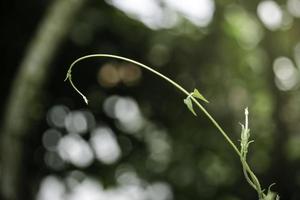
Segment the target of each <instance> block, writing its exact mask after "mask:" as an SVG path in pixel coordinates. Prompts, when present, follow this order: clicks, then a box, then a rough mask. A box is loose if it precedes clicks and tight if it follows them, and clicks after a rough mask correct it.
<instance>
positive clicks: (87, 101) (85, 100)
mask: <svg viewBox="0 0 300 200" xmlns="http://www.w3.org/2000/svg"><path fill="white" fill-rule="evenodd" d="M83 100H84V102H85V103H86V105H88V104H89V100H88V99H87V98H86V97H85V96H84V97H83Z"/></svg>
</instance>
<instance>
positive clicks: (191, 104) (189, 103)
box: [183, 96, 197, 116]
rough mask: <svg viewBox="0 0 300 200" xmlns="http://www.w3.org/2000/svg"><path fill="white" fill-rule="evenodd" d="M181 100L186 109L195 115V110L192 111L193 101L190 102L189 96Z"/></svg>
mask: <svg viewBox="0 0 300 200" xmlns="http://www.w3.org/2000/svg"><path fill="white" fill-rule="evenodd" d="M183 102H184V103H185V105H186V106H187V107H188V109H189V110H190V111H191V112H192V113H193V114H194V115H195V116H197V114H196V112H195V111H194V108H193V103H192V100H191V98H190V97H189V96H188V97H187V98H186V99H184V100H183Z"/></svg>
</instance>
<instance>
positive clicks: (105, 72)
mask: <svg viewBox="0 0 300 200" xmlns="http://www.w3.org/2000/svg"><path fill="white" fill-rule="evenodd" d="M98 82H99V84H100V85H102V86H103V87H114V86H116V85H117V84H118V83H119V82H120V76H119V72H118V68H117V66H116V65H113V64H105V65H103V66H102V67H101V68H100V69H99V72H98Z"/></svg>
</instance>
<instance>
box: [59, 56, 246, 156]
mask: <svg viewBox="0 0 300 200" xmlns="http://www.w3.org/2000/svg"><path fill="white" fill-rule="evenodd" d="M93 57H109V58H116V59H119V60H124V61H127V62H130V63H133V64H136V65H138V66H140V67H142V68H144V69H147V70H148V71H151V72H152V73H154V74H156V75H158V76H160V77H161V78H163V79H165V80H166V81H168V82H169V83H171V84H172V85H173V86H175V87H176V88H177V89H179V90H180V91H181V92H183V93H184V94H186V95H188V96H189V95H190V93H189V92H188V91H187V90H185V89H184V88H183V87H181V86H180V85H179V84H178V83H176V82H175V81H173V80H171V79H170V78H168V77H166V76H165V75H163V74H161V73H159V72H158V71H156V70H154V69H152V68H150V67H148V66H147V65H144V64H142V63H140V62H137V61H135V60H132V59H129V58H125V57H122V56H117V55H111V54H91V55H87V56H83V57H81V58H79V59H77V60H75V61H74V62H73V63H72V64H71V66H70V68H69V70H68V73H67V76H66V79H65V80H67V79H69V81H70V83H71V85H72V87H73V88H74V89H75V90H76V91H77V92H78V93H79V94H80V95H81V96H82V98H83V99H84V101H85V102H86V103H87V98H86V97H85V95H83V94H82V93H81V92H80V91H79V90H78V89H77V87H76V86H75V85H74V83H73V82H72V79H71V72H72V68H73V67H74V65H75V64H76V63H78V62H80V61H82V60H85V59H87V58H93ZM191 99H192V100H193V102H194V103H195V104H196V105H197V106H198V107H199V108H200V109H201V110H202V111H203V113H204V114H205V115H206V116H207V117H208V118H209V119H210V121H211V122H212V123H213V124H214V125H215V127H216V128H217V129H218V130H219V131H220V133H221V134H222V135H223V137H224V138H225V139H226V141H227V142H228V143H229V144H230V146H231V147H232V148H233V149H234V151H235V152H236V153H237V155H238V156H240V152H239V150H238V148H237V147H236V146H235V144H234V143H233V142H232V140H231V139H230V138H229V137H228V135H227V134H226V133H225V131H224V130H223V129H222V128H221V126H220V125H219V124H218V123H217V122H216V120H214V118H213V117H212V116H211V115H210V114H209V113H208V112H207V110H206V109H205V108H204V107H203V106H202V105H201V104H200V103H199V102H198V101H197V100H196V99H195V98H194V97H192V96H191Z"/></svg>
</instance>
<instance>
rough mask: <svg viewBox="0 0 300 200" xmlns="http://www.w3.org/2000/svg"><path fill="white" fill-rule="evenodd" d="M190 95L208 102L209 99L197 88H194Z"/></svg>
mask: <svg viewBox="0 0 300 200" xmlns="http://www.w3.org/2000/svg"><path fill="white" fill-rule="evenodd" d="M192 96H193V97H195V98H198V99H201V100H202V101H205V102H206V103H209V101H208V100H207V99H206V98H205V97H204V96H203V95H202V94H201V93H200V92H199V91H198V90H197V89H194V92H193V93H192Z"/></svg>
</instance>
